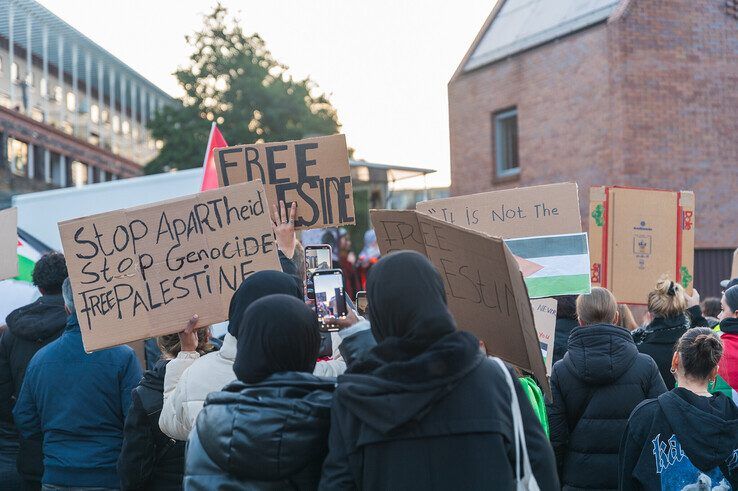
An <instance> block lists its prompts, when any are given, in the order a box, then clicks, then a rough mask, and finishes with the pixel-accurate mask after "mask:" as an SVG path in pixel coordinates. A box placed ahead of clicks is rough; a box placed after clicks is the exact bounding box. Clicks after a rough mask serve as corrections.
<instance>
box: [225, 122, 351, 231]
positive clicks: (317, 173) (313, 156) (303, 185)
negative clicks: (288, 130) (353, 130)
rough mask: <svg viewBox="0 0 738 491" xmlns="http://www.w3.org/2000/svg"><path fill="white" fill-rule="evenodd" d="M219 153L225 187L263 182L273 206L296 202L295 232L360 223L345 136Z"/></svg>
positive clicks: (276, 143)
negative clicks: (296, 229)
mask: <svg viewBox="0 0 738 491" xmlns="http://www.w3.org/2000/svg"><path fill="white" fill-rule="evenodd" d="M214 155H215V166H216V169H217V170H218V184H219V185H220V186H230V185H232V184H236V183H240V182H247V181H253V180H254V179H261V180H262V181H263V182H264V186H265V189H266V194H267V201H268V202H269V203H279V202H280V201H284V202H286V203H287V206H288V207H289V204H290V203H291V202H292V201H297V213H298V216H297V219H296V220H295V228H323V227H330V226H342V225H350V224H353V223H354V222H355V221H356V220H355V218H354V196H353V191H352V187H351V171H350V169H349V162H348V150H347V147H346V137H345V136H344V135H332V136H321V137H316V138H306V139H304V140H295V141H288V142H270V143H256V144H252V145H238V146H235V147H226V148H217V149H215V151H214Z"/></svg>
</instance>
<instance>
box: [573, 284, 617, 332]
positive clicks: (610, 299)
mask: <svg viewBox="0 0 738 491" xmlns="http://www.w3.org/2000/svg"><path fill="white" fill-rule="evenodd" d="M576 305H577V317H578V318H579V325H581V326H589V325H592V324H615V323H617V321H618V303H617V301H616V300H615V296H614V295H613V294H612V293H611V292H610V290H606V289H605V288H600V287H597V286H596V287H594V288H592V291H591V292H590V293H588V294H582V295H579V298H577V303H576Z"/></svg>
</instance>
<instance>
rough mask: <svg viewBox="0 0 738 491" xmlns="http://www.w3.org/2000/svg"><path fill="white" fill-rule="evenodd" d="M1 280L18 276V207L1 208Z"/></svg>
mask: <svg viewBox="0 0 738 491" xmlns="http://www.w3.org/2000/svg"><path fill="white" fill-rule="evenodd" d="M0 231H2V233H0V280H6V279H8V278H15V277H16V276H18V251H17V248H18V209H17V208H9V209H7V210H0Z"/></svg>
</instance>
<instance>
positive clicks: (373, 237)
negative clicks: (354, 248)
mask: <svg viewBox="0 0 738 491" xmlns="http://www.w3.org/2000/svg"><path fill="white" fill-rule="evenodd" d="M379 256H380V252H379V245H378V244H377V233H376V232H375V231H374V229H373V228H370V229H369V230H367V231H366V232H364V248H363V249H361V252H360V253H359V261H361V262H364V263H368V262H369V261H371V260H372V259H376V258H378V257H379Z"/></svg>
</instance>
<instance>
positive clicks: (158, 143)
mask: <svg viewBox="0 0 738 491" xmlns="http://www.w3.org/2000/svg"><path fill="white" fill-rule="evenodd" d="M162 148H164V140H156V149H157V150H161V149H162Z"/></svg>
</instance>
